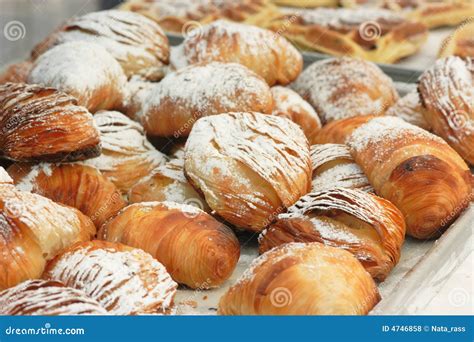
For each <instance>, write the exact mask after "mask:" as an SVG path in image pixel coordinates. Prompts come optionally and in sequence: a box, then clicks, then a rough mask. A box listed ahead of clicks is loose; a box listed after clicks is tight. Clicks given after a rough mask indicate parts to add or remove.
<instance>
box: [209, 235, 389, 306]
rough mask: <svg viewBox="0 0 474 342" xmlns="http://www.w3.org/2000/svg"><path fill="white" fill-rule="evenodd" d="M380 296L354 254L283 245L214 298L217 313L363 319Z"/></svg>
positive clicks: (309, 245)
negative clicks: (337, 316) (358, 317)
mask: <svg viewBox="0 0 474 342" xmlns="http://www.w3.org/2000/svg"><path fill="white" fill-rule="evenodd" d="M379 300H380V295H379V292H378V290H377V286H376V285H375V283H374V281H373V280H372V278H371V277H370V275H369V274H368V273H367V271H366V270H365V269H364V268H363V267H362V265H361V263H360V262H359V261H357V259H356V258H354V256H353V255H352V254H351V253H349V252H347V251H344V250H342V249H339V248H334V247H329V246H325V245H323V244H320V243H317V242H313V243H289V244H286V245H283V246H279V247H276V248H274V249H272V250H270V251H268V252H266V253H265V254H263V255H261V256H260V257H259V258H257V259H256V260H254V261H253V263H252V265H251V266H250V268H249V269H247V270H246V271H245V273H244V274H243V275H242V277H241V278H240V279H239V280H238V281H237V283H236V284H235V285H233V286H232V287H231V288H230V289H229V290H228V291H227V292H226V293H225V294H224V295H223V296H222V297H221V299H220V301H219V308H218V312H219V313H220V314H222V315H365V314H367V313H368V312H369V311H370V310H371V309H372V308H373V307H374V306H375V304H377V302H378V301H379Z"/></svg>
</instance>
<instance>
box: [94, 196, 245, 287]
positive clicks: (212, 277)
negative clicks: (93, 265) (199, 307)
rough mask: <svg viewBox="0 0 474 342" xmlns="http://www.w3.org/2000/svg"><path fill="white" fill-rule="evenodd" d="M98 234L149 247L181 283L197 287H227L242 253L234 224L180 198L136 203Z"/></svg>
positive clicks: (147, 249)
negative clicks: (233, 228)
mask: <svg viewBox="0 0 474 342" xmlns="http://www.w3.org/2000/svg"><path fill="white" fill-rule="evenodd" d="M98 237H99V238H102V239H106V240H108V241H113V242H121V243H124V244H127V245H129V246H133V247H137V248H141V249H143V250H144V251H146V252H148V253H150V254H151V255H153V256H154V257H155V258H156V259H157V260H158V261H160V262H161V263H162V264H163V265H165V267H166V269H167V270H168V272H170V274H171V276H172V277H173V279H174V280H175V281H177V282H178V283H180V284H185V285H187V286H189V287H191V288H194V289H195V288H200V289H208V288H213V287H217V286H219V285H221V284H222V283H223V282H224V281H225V280H227V279H228V278H229V277H230V276H231V274H232V272H233V271H234V268H235V266H236V264H237V261H238V260H239V256H240V246H239V242H238V240H237V238H236V237H235V235H234V233H233V232H232V230H231V229H230V228H228V227H227V226H225V225H224V224H222V223H220V222H219V221H217V220H216V219H214V218H213V217H212V216H210V215H208V214H206V213H205V212H203V211H202V210H200V209H198V208H196V207H193V206H190V205H185V204H178V203H174V202H144V203H137V204H132V205H130V206H128V207H126V208H125V209H123V210H122V211H121V212H120V213H119V214H118V215H117V216H116V217H115V218H113V219H112V220H110V221H109V222H107V223H106V224H105V225H104V226H103V227H102V228H101V229H100V231H99V233H98Z"/></svg>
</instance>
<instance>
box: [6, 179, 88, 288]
mask: <svg viewBox="0 0 474 342" xmlns="http://www.w3.org/2000/svg"><path fill="white" fill-rule="evenodd" d="M0 221H1V227H2V229H0V250H1V251H2V254H1V258H0V270H1V272H0V289H5V288H8V287H11V286H15V285H16V284H18V283H20V282H22V281H24V280H27V279H32V278H38V277H39V276H41V273H42V272H43V269H44V266H45V264H46V261H47V260H49V259H51V258H53V257H54V256H55V255H56V254H57V253H59V251H61V250H62V249H64V248H66V247H68V246H70V245H71V244H73V243H75V242H79V241H87V240H90V239H91V238H92V236H94V235H95V233H96V230H95V227H94V224H93V223H92V221H91V220H90V219H89V218H88V217H86V216H85V215H83V214H82V213H81V212H79V211H78V210H76V209H74V208H69V207H66V206H63V205H61V204H58V203H55V202H53V201H51V200H49V199H47V198H45V197H42V196H39V195H36V194H31V193H29V192H23V191H20V190H17V189H16V188H15V187H14V186H13V184H8V183H7V182H5V183H2V184H0Z"/></svg>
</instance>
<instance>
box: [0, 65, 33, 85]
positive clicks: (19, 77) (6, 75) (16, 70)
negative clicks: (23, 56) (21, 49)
mask: <svg viewBox="0 0 474 342" xmlns="http://www.w3.org/2000/svg"><path fill="white" fill-rule="evenodd" d="M32 67H33V63H32V62H31V61H29V60H26V61H23V62H18V63H14V64H10V65H9V66H8V67H6V68H5V69H4V70H3V72H2V73H1V74H0V84H2V83H10V82H11V83H26V82H27V79H28V75H29V74H30V71H31V68H32Z"/></svg>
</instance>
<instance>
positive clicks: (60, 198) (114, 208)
mask: <svg viewBox="0 0 474 342" xmlns="http://www.w3.org/2000/svg"><path fill="white" fill-rule="evenodd" d="M8 172H9V173H10V175H11V176H12V177H13V179H14V180H15V184H16V186H17V188H18V189H20V190H24V191H30V192H34V193H37V194H39V195H42V196H44V197H47V198H49V199H51V200H53V201H55V202H59V203H63V204H66V205H68V206H71V207H74V208H76V209H79V210H80V211H81V212H82V213H83V214H85V215H87V216H88V217H90V218H91V220H92V221H93V222H94V224H95V225H96V227H97V228H100V226H102V224H103V223H104V222H105V221H106V220H107V219H109V218H110V217H111V216H113V215H115V214H116V213H117V212H118V211H119V210H120V209H122V208H123V207H125V205H126V202H125V200H124V199H123V198H122V195H121V194H120V191H119V190H118V189H117V188H116V187H115V185H114V184H113V183H112V182H111V181H109V180H108V179H107V178H106V177H105V176H104V175H102V174H101V173H100V171H99V170H97V169H96V168H94V167H92V166H87V165H82V164H79V163H69V164H47V163H41V164H38V165H35V166H33V165H29V164H21V163H17V164H13V165H12V166H10V167H9V168H8Z"/></svg>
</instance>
